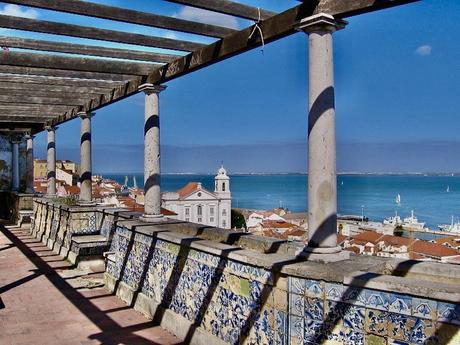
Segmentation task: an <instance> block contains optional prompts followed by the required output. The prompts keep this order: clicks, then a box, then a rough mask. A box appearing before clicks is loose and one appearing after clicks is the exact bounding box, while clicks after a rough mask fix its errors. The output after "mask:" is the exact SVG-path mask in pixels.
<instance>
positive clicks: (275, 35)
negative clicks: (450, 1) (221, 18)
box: [49, 0, 419, 125]
mask: <svg viewBox="0 0 460 345" xmlns="http://www.w3.org/2000/svg"><path fill="white" fill-rule="evenodd" d="M417 1H419V0H378V1H377V2H376V0H340V1H338V0H321V1H320V2H319V3H317V2H312V1H309V2H305V3H302V4H301V5H299V6H296V7H294V8H291V9H289V10H287V11H285V12H283V13H280V14H278V15H276V16H273V17H271V18H269V19H267V20H265V21H262V22H261V23H259V26H260V28H261V30H262V32H263V34H264V39H265V42H266V43H270V42H272V41H275V40H277V39H280V38H282V37H285V36H288V35H291V34H293V33H295V32H296V30H295V26H296V24H297V23H298V22H299V21H300V20H301V19H302V18H305V17H309V16H312V15H314V14H318V13H321V12H322V11H324V8H326V6H329V7H328V8H329V9H330V11H332V12H328V13H329V14H330V15H333V16H337V17H344V16H349V15H354V14H357V13H365V12H372V11H375V10H380V9H383V8H389V7H393V6H398V5H403V4H408V3H412V2H417ZM333 3H335V4H336V7H333V6H332V4H333ZM345 3H346V6H344V4H345ZM376 3H377V4H376ZM340 4H342V5H340ZM253 29H254V26H252V27H248V28H246V29H244V30H241V31H239V32H237V33H235V34H233V35H231V36H228V37H226V38H224V39H222V40H219V41H218V42H215V43H213V44H210V45H208V46H206V47H204V48H202V49H200V50H198V51H195V52H193V53H191V54H188V55H187V56H185V57H182V58H179V59H177V60H176V61H174V62H172V63H169V64H167V65H165V66H162V67H160V68H158V69H156V70H154V71H153V72H152V73H150V74H149V75H148V76H147V78H146V79H145V80H144V78H142V79H140V78H138V79H134V80H131V81H129V82H127V83H126V84H125V85H124V86H122V87H121V86H120V87H116V88H115V89H113V90H112V92H111V93H108V94H105V95H104V96H103V97H99V98H94V99H92V100H90V101H88V102H86V103H85V104H84V106H83V109H84V111H91V110H96V109H99V108H101V107H103V106H106V105H108V104H111V103H113V102H116V101H118V100H122V99H124V98H126V97H128V96H130V95H132V94H135V93H137V92H138V88H139V86H140V85H141V84H143V83H145V82H147V83H151V84H161V83H164V82H167V81H170V80H173V79H175V78H178V77H180V76H182V75H185V74H187V73H191V72H193V71H196V70H199V69H201V68H204V67H206V66H209V65H211V64H214V63H217V62H219V61H222V60H224V59H227V58H230V57H232V56H234V55H237V54H241V53H243V52H245V51H248V50H250V49H253V48H256V47H259V46H260V45H261V44H262V40H261V37H260V35H253V36H252V38H251V39H249V36H250V34H251V32H252V30H253ZM74 113H75V111H74ZM72 118H73V117H72V116H71V115H69V114H67V115H63V116H61V117H60V118H59V119H54V120H53V121H50V122H49V124H51V125H56V124H58V123H60V121H68V120H71V119H72Z"/></svg>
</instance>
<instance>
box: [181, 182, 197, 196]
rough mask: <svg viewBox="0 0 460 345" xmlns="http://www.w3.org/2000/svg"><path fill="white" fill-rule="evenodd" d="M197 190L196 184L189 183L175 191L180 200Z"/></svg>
mask: <svg viewBox="0 0 460 345" xmlns="http://www.w3.org/2000/svg"><path fill="white" fill-rule="evenodd" d="M197 189H198V182H189V183H187V184H186V185H185V186H184V187H182V188H181V189H179V190H178V191H177V194H179V197H180V198H185V197H186V196H187V195H190V193H192V192H194V191H195V190H197Z"/></svg>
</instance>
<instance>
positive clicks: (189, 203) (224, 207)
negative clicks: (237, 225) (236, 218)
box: [161, 166, 232, 229]
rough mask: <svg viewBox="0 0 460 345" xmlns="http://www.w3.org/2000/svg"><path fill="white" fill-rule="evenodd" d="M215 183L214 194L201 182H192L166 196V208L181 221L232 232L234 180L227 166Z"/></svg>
mask: <svg viewBox="0 0 460 345" xmlns="http://www.w3.org/2000/svg"><path fill="white" fill-rule="evenodd" d="M214 182H215V185H214V192H210V191H208V190H207V189H206V188H204V187H203V185H202V184H201V183H200V182H190V183H188V184H187V185H186V186H184V187H183V188H181V189H179V190H178V191H176V192H166V193H162V196H161V199H162V207H164V208H165V209H168V210H170V211H172V212H174V213H176V214H177V219H180V220H184V221H187V222H193V223H199V224H204V225H210V226H217V227H220V228H224V229H230V228H231V206H232V198H231V193H230V178H229V177H228V175H227V171H226V170H225V169H224V167H223V166H222V167H221V168H220V169H219V171H218V172H217V175H216V177H215V178H214Z"/></svg>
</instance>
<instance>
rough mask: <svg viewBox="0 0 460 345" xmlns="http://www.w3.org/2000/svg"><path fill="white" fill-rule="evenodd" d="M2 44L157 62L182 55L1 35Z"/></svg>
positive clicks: (0, 42) (9, 46)
mask: <svg viewBox="0 0 460 345" xmlns="http://www.w3.org/2000/svg"><path fill="white" fill-rule="evenodd" d="M0 45H1V46H2V47H8V48H20V49H31V50H40V51H46V52H55V53H67V54H78V55H89V56H99V57H108V58H115V59H125V60H139V61H148V62H157V63H165V62H171V61H173V60H175V59H177V58H178V57H180V56H179V55H173V54H160V53H152V52H144V51H140V50H129V49H115V48H106V47H98V46H89V45H84V44H74V43H64V42H53V41H42V40H32V39H27V38H18V37H5V36H0Z"/></svg>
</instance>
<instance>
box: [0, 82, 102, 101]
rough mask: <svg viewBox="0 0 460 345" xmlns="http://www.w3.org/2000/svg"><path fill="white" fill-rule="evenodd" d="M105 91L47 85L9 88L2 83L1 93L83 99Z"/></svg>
mask: <svg viewBox="0 0 460 345" xmlns="http://www.w3.org/2000/svg"><path fill="white" fill-rule="evenodd" d="M59 88H60V87H59ZM101 93H103V92H94V91H90V92H76V89H75V90H62V89H61V90H59V89H58V90H50V89H47V88H45V87H41V86H40V88H37V89H31V88H30V87H29V88H23V89H14V88H11V89H8V88H5V86H4V85H0V95H3V96H16V95H17V96H23V97H24V98H28V97H43V98H59V97H62V98H65V99H66V100H74V99H76V100H81V99H85V100H88V99H89V98H92V97H97V96H99V95H100V94H101Z"/></svg>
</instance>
